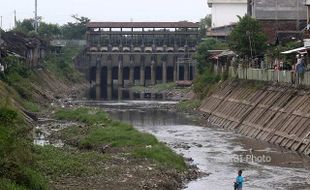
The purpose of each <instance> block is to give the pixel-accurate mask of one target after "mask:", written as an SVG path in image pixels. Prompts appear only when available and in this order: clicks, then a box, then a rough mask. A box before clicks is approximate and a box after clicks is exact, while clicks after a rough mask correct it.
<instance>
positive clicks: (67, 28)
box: [61, 15, 90, 39]
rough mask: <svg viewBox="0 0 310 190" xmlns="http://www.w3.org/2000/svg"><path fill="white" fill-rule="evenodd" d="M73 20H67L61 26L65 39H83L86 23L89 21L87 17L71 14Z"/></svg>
mask: <svg viewBox="0 0 310 190" xmlns="http://www.w3.org/2000/svg"><path fill="white" fill-rule="evenodd" d="M72 18H74V19H75V22H68V23H67V24H65V25H64V26H62V28H61V30H62V35H63V37H64V38H65V39H84V38H85V33H86V30H87V29H86V24H87V23H88V22H89V21H90V19H89V18H87V17H83V16H82V17H79V16H78V15H73V16H72Z"/></svg>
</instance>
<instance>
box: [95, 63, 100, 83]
mask: <svg viewBox="0 0 310 190" xmlns="http://www.w3.org/2000/svg"><path fill="white" fill-rule="evenodd" d="M100 84H101V66H98V67H97V68H96V85H98V86H100Z"/></svg>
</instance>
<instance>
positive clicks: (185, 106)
mask: <svg viewBox="0 0 310 190" xmlns="http://www.w3.org/2000/svg"><path fill="white" fill-rule="evenodd" d="M200 105H201V100H197V99H195V100H185V101H181V102H179V103H178V104H177V105H176V108H177V110H180V111H191V110H195V109H197V108H199V106H200Z"/></svg>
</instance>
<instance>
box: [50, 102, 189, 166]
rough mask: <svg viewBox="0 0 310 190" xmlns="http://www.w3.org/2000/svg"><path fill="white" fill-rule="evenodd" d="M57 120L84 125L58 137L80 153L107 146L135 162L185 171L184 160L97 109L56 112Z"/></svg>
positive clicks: (143, 134) (151, 137) (147, 135)
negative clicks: (154, 163) (118, 150)
mask: <svg viewBox="0 0 310 190" xmlns="http://www.w3.org/2000/svg"><path fill="white" fill-rule="evenodd" d="M55 115H56V118H57V119H62V120H63V119H67V120H74V121H80V122H83V123H86V124H87V125H86V127H85V128H83V127H82V128H81V127H72V128H67V129H64V131H62V132H61V134H60V137H61V139H64V140H65V141H66V142H70V144H71V145H75V146H77V147H78V148H79V149H81V150H100V149H101V148H102V146H106V145H108V146H109V147H111V148H112V149H113V148H115V149H122V150H121V152H123V153H129V155H131V156H133V157H137V158H143V159H145V158H146V159H150V160H152V161H155V162H156V163H158V166H161V167H168V168H174V169H177V170H181V171H182V170H185V169H186V168H187V166H186V164H185V162H184V160H183V158H182V157H181V156H179V155H177V154H176V153H174V152H173V151H171V150H170V149H169V148H167V146H166V145H164V144H162V143H160V142H159V141H158V140H157V139H156V138H155V137H154V136H153V135H150V134H147V133H141V132H139V131H137V130H136V129H134V128H133V127H132V126H131V125H128V124H125V123H120V122H118V121H113V120H111V119H110V118H109V117H108V115H107V114H106V113H105V112H103V111H100V110H98V109H88V108H79V109H73V110H60V111H58V112H56V114H55Z"/></svg>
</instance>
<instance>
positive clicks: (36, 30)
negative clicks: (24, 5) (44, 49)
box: [34, 0, 38, 32]
mask: <svg viewBox="0 0 310 190" xmlns="http://www.w3.org/2000/svg"><path fill="white" fill-rule="evenodd" d="M34 6H35V8H34V30H35V32H38V0H35V5H34Z"/></svg>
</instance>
